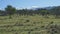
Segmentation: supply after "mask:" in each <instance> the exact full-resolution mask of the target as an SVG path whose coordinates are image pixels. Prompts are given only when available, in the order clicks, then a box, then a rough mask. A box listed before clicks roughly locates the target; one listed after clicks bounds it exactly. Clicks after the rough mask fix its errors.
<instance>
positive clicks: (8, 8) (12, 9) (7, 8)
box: [5, 5, 16, 18]
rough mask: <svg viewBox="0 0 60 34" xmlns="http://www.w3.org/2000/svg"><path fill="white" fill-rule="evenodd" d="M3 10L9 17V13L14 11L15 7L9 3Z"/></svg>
mask: <svg viewBox="0 0 60 34" xmlns="http://www.w3.org/2000/svg"><path fill="white" fill-rule="evenodd" d="M5 11H6V12H7V14H8V15H9V18H12V16H11V15H12V14H14V13H15V12H16V8H14V7H12V6H11V5H7V7H6V8H5Z"/></svg>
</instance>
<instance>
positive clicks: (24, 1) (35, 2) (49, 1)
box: [0, 0, 60, 10]
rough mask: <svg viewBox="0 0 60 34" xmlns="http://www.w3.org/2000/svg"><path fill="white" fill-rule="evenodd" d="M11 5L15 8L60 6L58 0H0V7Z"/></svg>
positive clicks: (59, 0)
mask: <svg viewBox="0 0 60 34" xmlns="http://www.w3.org/2000/svg"><path fill="white" fill-rule="evenodd" d="M7 5H12V6H13V7H16V9H23V8H28V9H30V8H37V7H48V6H60V0H0V9H2V10H3V9H4V8H5V7H6V6H7Z"/></svg>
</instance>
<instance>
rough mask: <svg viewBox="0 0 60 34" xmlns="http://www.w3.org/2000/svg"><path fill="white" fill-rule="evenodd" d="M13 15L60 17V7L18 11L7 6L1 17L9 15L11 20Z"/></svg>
mask: <svg viewBox="0 0 60 34" xmlns="http://www.w3.org/2000/svg"><path fill="white" fill-rule="evenodd" d="M13 14H18V15H27V16H28V15H30V16H33V15H36V14H37V15H42V16H45V15H46V16H47V15H55V16H60V6H55V7H51V8H50V9H49V8H47V9H46V8H36V9H35V10H34V9H20V10H17V9H16V8H15V7H13V6H11V5H7V7H6V8H5V10H0V16H5V15H9V16H10V17H9V18H11V15H13Z"/></svg>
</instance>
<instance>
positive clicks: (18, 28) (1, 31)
mask: <svg viewBox="0 0 60 34" xmlns="http://www.w3.org/2000/svg"><path fill="white" fill-rule="evenodd" d="M59 26H60V18H55V16H53V15H50V16H48V17H45V16H41V15H34V16H24V15H23V16H19V15H12V19H9V16H0V34H59V32H60V28H59ZM58 28H59V29H58ZM54 29H55V30H56V31H55V30H54Z"/></svg>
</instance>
